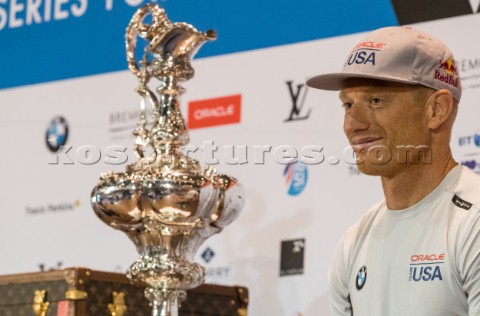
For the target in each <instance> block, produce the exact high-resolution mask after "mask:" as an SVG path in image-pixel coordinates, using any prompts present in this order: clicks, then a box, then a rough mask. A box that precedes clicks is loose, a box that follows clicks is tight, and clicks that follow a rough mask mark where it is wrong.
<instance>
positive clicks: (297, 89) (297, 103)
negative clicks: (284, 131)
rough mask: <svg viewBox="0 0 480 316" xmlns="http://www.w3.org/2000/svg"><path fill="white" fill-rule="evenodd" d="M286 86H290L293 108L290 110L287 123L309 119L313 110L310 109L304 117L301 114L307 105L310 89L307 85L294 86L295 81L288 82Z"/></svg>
mask: <svg viewBox="0 0 480 316" xmlns="http://www.w3.org/2000/svg"><path fill="white" fill-rule="evenodd" d="M286 84H287V86H288V92H289V94H290V100H291V105H292V107H291V109H290V115H289V116H288V118H287V119H286V120H285V122H291V121H298V120H306V119H308V117H309V116H310V113H311V111H312V109H308V111H307V112H306V113H305V114H304V115H302V113H301V112H302V110H303V107H304V105H305V99H306V97H307V91H308V87H307V86H306V85H305V84H297V85H296V86H294V84H293V81H287V82H286Z"/></svg>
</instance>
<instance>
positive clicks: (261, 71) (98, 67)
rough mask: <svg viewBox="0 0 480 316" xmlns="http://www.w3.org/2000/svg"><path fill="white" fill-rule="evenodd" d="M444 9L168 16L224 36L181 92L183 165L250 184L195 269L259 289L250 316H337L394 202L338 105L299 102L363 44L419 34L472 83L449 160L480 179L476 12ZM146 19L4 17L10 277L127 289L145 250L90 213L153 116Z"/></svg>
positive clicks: (66, 5) (2, 118)
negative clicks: (74, 277) (131, 62)
mask: <svg viewBox="0 0 480 316" xmlns="http://www.w3.org/2000/svg"><path fill="white" fill-rule="evenodd" d="M440 2H442V1H440ZM440 2H438V1H433V0H432V1H428V0H423V1H392V2H390V1H387V0H376V1H367V0H361V1H356V2H355V4H353V3H351V2H350V1H330V3H328V4H325V3H323V2H322V3H320V2H318V1H303V2H302V3H301V4H300V3H299V4H293V3H292V2H291V1H288V2H287V1H275V3H273V2H266V1H265V2H261V1H260V2H258V1H248V0H247V1H241V2H238V1H237V2H228V1H219V0H215V1H208V2H204V1H195V2H194V3H193V2H191V1H186V0H185V1H181V0H176V1H161V2H160V3H161V4H162V5H164V6H165V8H166V9H167V12H168V13H169V16H170V18H171V19H172V20H173V21H187V22H190V23H192V24H194V25H195V26H196V27H198V28H199V29H201V30H206V29H208V28H213V29H216V30H217V31H218V33H219V39H218V41H216V42H214V43H208V44H206V45H205V47H204V48H202V50H201V51H200V53H199V55H198V56H197V57H198V58H196V60H195V61H194V67H195V70H196V76H195V78H194V79H193V80H191V81H189V82H187V83H185V85H184V86H185V88H186V89H187V93H186V94H185V95H184V96H183V97H182V111H183V113H184V117H185V118H186V119H187V121H188V124H189V126H190V129H191V131H190V132H191V142H190V146H189V147H188V148H187V149H188V150H189V152H190V153H191V154H192V155H193V156H194V157H196V158H197V159H199V160H200V161H201V162H202V163H203V164H210V165H213V166H215V167H216V168H217V169H218V170H219V171H221V172H224V173H228V174H231V175H234V176H236V177H237V178H239V180H240V181H241V182H242V183H243V185H244V187H245V192H246V201H247V203H246V206H245V208H244V210H243V213H242V214H241V216H240V217H239V218H238V220H237V221H235V222H234V223H233V224H232V225H231V226H229V227H227V228H226V229H225V230H224V232H223V233H222V234H219V235H216V236H214V237H212V238H211V239H210V240H208V241H207V242H206V243H205V244H204V245H203V246H202V247H201V248H200V251H199V253H198V255H197V256H196V260H197V261H198V262H200V263H202V264H203V265H204V266H205V267H206V272H207V282H211V283H220V284H227V285H231V284H241V285H245V286H247V287H248V288H249V289H250V295H251V300H250V314H251V315H286V316H294V315H297V316H298V315H308V316H314V315H325V314H327V279H326V274H327V270H328V266H329V263H330V261H331V258H332V253H333V250H334V247H335V245H336V243H337V241H338V239H339V238H340V236H341V234H342V233H343V231H344V230H345V229H346V228H347V227H348V226H350V225H351V224H352V223H353V222H354V221H355V220H356V219H357V218H358V217H359V216H360V215H361V214H362V213H363V212H364V211H365V210H366V209H367V208H368V207H369V206H371V205H372V204H374V203H375V202H376V201H378V200H379V199H381V198H382V192H381V188H380V183H379V180H378V179H377V178H374V177H367V176H364V175H361V174H359V172H358V170H357V168H356V167H355V165H354V164H353V159H352V152H351V150H348V147H347V145H348V143H347V141H346V139H345V137H344V135H343V133H342V117H343V113H342V109H341V106H340V103H339V101H338V100H337V93H335V92H322V91H314V90H309V89H307V87H306V86H305V85H304V81H305V78H306V77H308V76H310V75H313V74H316V73H319V72H330V71H338V70H339V69H340V68H341V65H342V64H343V63H344V62H345V59H346V57H348V56H346V53H347V52H348V51H349V50H350V49H351V48H352V47H353V46H355V45H356V44H357V43H358V42H359V41H360V39H361V37H362V36H363V34H362V32H365V31H368V30H371V29H374V28H377V27H381V26H387V25H399V24H406V23H416V24H415V27H417V28H419V29H421V30H424V31H427V32H430V33H433V34H436V35H437V36H438V37H440V38H442V39H443V40H444V41H445V42H446V43H447V44H448V45H449V46H451V48H452V49H453V51H454V53H455V54H456V58H457V66H456V67H451V66H450V65H451V64H450V63H449V62H448V61H439V69H438V71H439V73H441V74H442V76H448V75H449V74H451V73H452V72H455V71H456V72H458V73H459V74H460V75H461V77H462V79H463V84H464V96H463V99H462V102H461V106H460V113H459V116H458V120H457V123H456V126H455V129H454V134H453V137H452V147H453V150H454V153H455V157H456V158H457V160H458V161H460V162H462V164H464V165H466V166H467V167H469V168H471V169H473V170H474V171H476V172H479V173H480V123H479V120H478V117H480V109H479V108H478V106H479V104H478V100H479V99H480V43H479V42H478V34H477V33H478V30H479V29H480V15H479V14H477V12H478V11H479V10H478V9H479V8H478V7H479V2H480V1H478V0H470V1H463V5H462V6H458V8H457V9H456V10H457V11H455V10H452V9H451V6H450V5H444V4H443V3H440ZM443 2H445V3H448V1H443ZM141 4H143V1H141V0H115V1H113V0H95V1H88V0H38V1H26V0H0V40H1V42H2V43H3V49H2V50H0V60H2V61H3V62H2V75H1V76H0V88H1V89H2V90H0V104H1V106H0V134H1V135H3V137H1V140H0V144H1V150H2V159H1V163H0V174H1V175H2V176H1V178H0V192H1V193H0V194H1V200H2V208H1V210H0V214H1V215H0V216H1V221H0V232H1V238H0V251H1V255H0V273H1V274H8V273H18V272H27V271H38V270H48V269H58V268H63V267H66V266H86V267H90V268H93V269H100V270H108V271H117V272H124V271H125V270H126V269H127V268H128V266H129V264H131V263H132V262H133V261H134V260H135V259H136V251H135V249H134V247H133V245H132V243H131V242H130V241H129V240H128V239H127V238H126V237H125V236H124V235H123V234H122V233H120V232H118V231H115V230H113V229H111V228H108V227H107V226H105V225H104V224H103V223H102V222H101V221H100V220H98V219H97V218H96V217H95V215H94V213H93V211H92V210H91V207H90V204H89V197H90V192H91V189H92V188H93V187H94V186H95V185H96V183H97V180H98V177H99V174H100V173H101V172H103V171H106V170H123V169H124V168H125V165H126V164H128V163H130V162H132V160H133V156H134V155H133V152H132V146H131V145H132V143H133V137H132V136H131V131H132V130H133V128H134V126H135V124H136V120H137V114H138V112H137V110H138V108H139V101H140V100H139V98H138V97H137V94H136V93H135V92H134V88H135V87H136V84H137V82H136V78H135V77H134V76H133V75H132V74H130V73H129V72H128V71H127V70H126V62H125V57H124V43H123V32H124V29H125V26H126V25H127V23H128V21H129V18H130V16H131V15H132V14H133V12H134V11H135V9H136V8H138V7H139V6H140V5H141ZM408 6H414V7H415V10H411V9H409V7H408ZM434 7H435V11H432V10H433V8H434ZM445 7H446V8H447V9H445ZM412 12H415V14H413V15H408V14H407V13H412ZM367 57H368V56H367ZM357 61H358V62H372V59H371V58H370V59H369V58H363V59H362V60H360V59H357ZM441 62H445V63H443V64H441ZM294 159H296V161H297V163H292V160H294ZM371 273H374V272H373V271H369V274H371ZM404 273H405V277H408V273H409V268H408V267H405V271H404ZM364 274H365V275H364V278H366V270H365V273H364ZM367 282H368V281H367Z"/></svg>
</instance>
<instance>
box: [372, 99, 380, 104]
mask: <svg viewBox="0 0 480 316" xmlns="http://www.w3.org/2000/svg"><path fill="white" fill-rule="evenodd" d="M381 102H382V99H380V98H372V104H380V103H381Z"/></svg>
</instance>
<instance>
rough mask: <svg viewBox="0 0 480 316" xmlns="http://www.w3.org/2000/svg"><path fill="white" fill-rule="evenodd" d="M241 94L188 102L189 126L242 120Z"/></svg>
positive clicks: (215, 124)
mask: <svg viewBox="0 0 480 316" xmlns="http://www.w3.org/2000/svg"><path fill="white" fill-rule="evenodd" d="M241 101H242V96H241V95H240V94H237V95H231V96H226V97H220V98H214V99H206V100H200V101H192V102H190V103H189V104H188V127H189V128H190V129H192V128H202V127H209V126H217V125H226V124H234V123H239V122H240V117H241Z"/></svg>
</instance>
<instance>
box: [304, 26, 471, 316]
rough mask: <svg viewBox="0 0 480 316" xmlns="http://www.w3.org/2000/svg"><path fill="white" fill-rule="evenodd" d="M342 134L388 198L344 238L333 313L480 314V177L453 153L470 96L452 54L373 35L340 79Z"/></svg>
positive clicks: (395, 30) (404, 36)
mask: <svg viewBox="0 0 480 316" xmlns="http://www.w3.org/2000/svg"><path fill="white" fill-rule="evenodd" d="M307 84H308V85H309V86H311V87H314V88H318V89H325V90H340V100H341V102H342V104H343V107H344V110H345V117H344V131H345V134H346V136H347V138H348V140H349V142H350V143H351V145H352V147H353V149H354V151H355V154H356V157H357V165H358V168H359V169H360V171H362V172H363V173H365V174H367V175H376V176H380V178H381V183H382V187H383V191H384V195H385V199H384V200H383V201H381V202H380V203H378V204H377V205H375V206H374V207H372V208H371V209H370V210H369V211H368V212H367V213H365V214H364V215H363V216H362V218H361V219H360V220H359V221H358V222H357V223H356V224H355V225H353V226H352V227H351V228H350V229H348V230H347V232H346V233H345V234H344V236H343V238H342V239H341V241H340V243H339V245H338V248H337V250H336V253H335V258H334V262H333V264H332V266H331V268H330V271H329V285H330V309H331V314H332V315H355V316H396V315H398V316H400V315H401V316H422V315H428V316H447V315H448V316H452V315H480V215H479V208H480V177H478V176H477V175H476V174H474V173H473V172H471V171H470V170H469V169H467V168H464V167H462V166H460V165H458V164H457V162H455V161H454V159H453V157H452V153H451V150H450V146H449V143H450V137H451V130H452V125H453V122H454V120H455V116H456V113H457V107H458V102H459V101H460V98H461V93H462V88H461V83H460V77H459V74H458V70H457V68H456V65H455V59H454V57H453V56H452V53H451V52H450V50H449V49H448V48H447V47H446V46H445V45H444V44H443V43H441V42H440V41H439V40H438V39H436V38H434V37H433V36H431V35H429V34H425V33H423V32H419V31H417V30H414V29H411V28H406V27H388V28H383V29H379V30H376V31H374V32H372V33H370V34H369V35H367V37H366V38H365V39H364V40H363V41H361V42H360V43H359V44H358V45H356V46H355V47H354V49H353V50H352V52H351V54H350V55H349V57H348V58H347V60H346V62H345V65H344V67H343V70H342V72H341V73H336V74H327V75H319V76H316V77H313V78H311V79H309V80H308V81H307Z"/></svg>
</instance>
